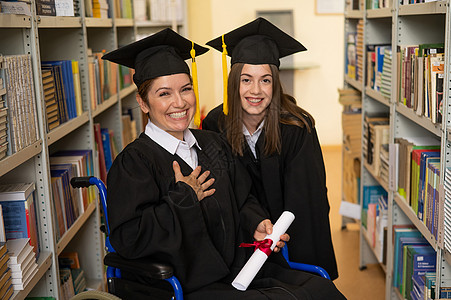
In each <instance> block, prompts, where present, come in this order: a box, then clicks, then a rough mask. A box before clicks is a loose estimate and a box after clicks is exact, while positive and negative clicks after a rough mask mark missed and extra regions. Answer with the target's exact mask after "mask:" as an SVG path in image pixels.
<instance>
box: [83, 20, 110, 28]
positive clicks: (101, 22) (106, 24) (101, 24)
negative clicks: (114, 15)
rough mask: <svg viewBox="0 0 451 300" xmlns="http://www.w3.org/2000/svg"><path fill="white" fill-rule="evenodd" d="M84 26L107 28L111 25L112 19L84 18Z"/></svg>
mask: <svg viewBox="0 0 451 300" xmlns="http://www.w3.org/2000/svg"><path fill="white" fill-rule="evenodd" d="M85 23H86V27H93V28H99V27H100V28H109V27H113V19H106V18H86V19H85Z"/></svg>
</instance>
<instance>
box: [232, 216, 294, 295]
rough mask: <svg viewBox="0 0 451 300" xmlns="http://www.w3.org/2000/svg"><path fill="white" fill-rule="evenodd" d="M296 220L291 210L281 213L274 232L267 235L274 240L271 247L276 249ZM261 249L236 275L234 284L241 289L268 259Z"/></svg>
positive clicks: (256, 251) (244, 287)
mask: <svg viewBox="0 0 451 300" xmlns="http://www.w3.org/2000/svg"><path fill="white" fill-rule="evenodd" d="M293 220H294V214H293V213H291V212H289V211H284V212H283V213H282V215H280V217H279V219H278V220H277V222H276V224H274V226H273V230H272V233H271V234H269V235H267V236H266V237H265V240H266V239H269V240H271V241H272V243H271V246H270V249H271V251H272V250H274V248H275V247H276V244H277V242H278V241H279V239H280V236H281V235H282V234H284V233H285V232H286V231H287V229H288V227H290V225H291V223H292V222H293ZM269 254H270V253H269ZM269 254H266V253H265V252H263V251H262V250H260V249H258V248H257V249H256V250H255V252H254V253H253V254H252V256H251V257H250V258H249V260H248V261H247V262H246V264H245V265H244V267H243V268H242V269H241V271H240V273H238V275H237V276H236V277H235V279H234V280H233V282H232V286H233V287H234V288H236V289H237V290H240V291H245V290H246V289H247V287H248V286H249V284H250V283H251V282H252V280H253V279H254V277H255V275H257V273H258V271H259V270H260V269H261V267H262V266H263V264H264V263H265V261H266V260H267V259H268V255H269Z"/></svg>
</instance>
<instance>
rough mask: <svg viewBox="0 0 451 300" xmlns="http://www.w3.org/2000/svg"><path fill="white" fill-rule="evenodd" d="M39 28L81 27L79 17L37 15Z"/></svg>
mask: <svg viewBox="0 0 451 300" xmlns="http://www.w3.org/2000/svg"><path fill="white" fill-rule="evenodd" d="M37 20H38V27H39V28H81V26H82V20H81V18H80V17H52V16H38V18H37Z"/></svg>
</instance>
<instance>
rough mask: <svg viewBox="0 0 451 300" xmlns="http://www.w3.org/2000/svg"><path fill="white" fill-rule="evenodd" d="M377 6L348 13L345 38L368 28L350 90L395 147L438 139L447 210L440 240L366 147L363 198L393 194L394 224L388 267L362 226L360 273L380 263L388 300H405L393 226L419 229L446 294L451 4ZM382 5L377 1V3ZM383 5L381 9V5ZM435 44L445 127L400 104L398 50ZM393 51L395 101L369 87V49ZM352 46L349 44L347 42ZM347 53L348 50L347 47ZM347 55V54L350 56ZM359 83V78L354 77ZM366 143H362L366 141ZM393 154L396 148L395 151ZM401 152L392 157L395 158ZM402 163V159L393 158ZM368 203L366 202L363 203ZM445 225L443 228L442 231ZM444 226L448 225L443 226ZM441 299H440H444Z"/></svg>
mask: <svg viewBox="0 0 451 300" xmlns="http://www.w3.org/2000/svg"><path fill="white" fill-rule="evenodd" d="M363 2H365V5H370V4H369V3H371V1H362V4H361V6H360V9H356V10H352V9H351V8H349V9H346V10H345V38H346V35H347V34H348V33H352V32H357V31H358V30H357V26H358V25H357V24H358V23H359V22H360V24H363V32H362V33H361V34H363V44H361V45H359V46H360V47H361V49H359V50H357V51H361V53H363V55H362V59H363V61H362V64H361V68H362V72H361V78H360V79H359V80H355V79H353V78H351V77H350V76H348V74H347V72H346V71H345V76H344V78H345V79H344V86H345V87H352V88H354V89H356V90H358V91H360V92H361V93H362V124H363V123H364V122H363V121H364V120H363V119H364V116H365V114H378V113H379V114H386V115H387V116H388V118H389V145H394V144H395V139H398V138H405V137H427V138H431V139H436V140H437V142H438V143H439V144H440V145H441V156H440V170H441V171H440V184H439V185H438V188H437V189H438V191H439V194H440V198H439V200H440V204H441V205H442V206H441V207H440V208H439V209H438V211H435V212H434V214H437V215H436V217H437V218H438V220H439V221H438V223H439V226H438V230H437V238H436V237H435V235H434V234H432V233H431V232H430V230H429V229H428V227H427V226H426V225H425V224H424V222H423V221H421V220H420V219H419V218H418V217H417V214H416V213H415V212H414V210H413V209H412V208H411V207H410V206H409V204H408V203H407V202H406V199H405V198H404V196H402V195H400V193H399V192H398V189H397V187H396V186H395V185H394V180H395V178H396V175H395V174H396V173H395V172H392V173H390V175H389V180H388V183H387V181H385V180H382V178H381V176H380V174H379V173H377V172H374V170H373V168H371V167H370V166H369V165H368V163H366V162H365V160H364V159H363V156H364V153H363V152H364V149H363V147H362V162H364V163H362V168H361V183H360V184H361V195H360V196H361V197H360V199H363V194H362V193H363V187H364V186H371V185H380V186H382V187H383V189H384V190H385V191H386V192H387V194H388V220H387V239H386V240H387V244H386V253H385V255H386V261H385V264H383V263H382V262H381V260H380V257H378V255H380V254H379V253H376V251H375V249H374V248H373V247H372V246H371V244H370V243H369V238H368V236H367V233H366V231H365V228H364V227H363V226H362V225H360V228H361V230H360V235H361V239H360V268H361V269H362V270H363V269H365V266H366V265H367V264H371V263H379V264H380V265H381V266H382V268H383V269H384V271H385V274H386V294H385V298H386V299H403V297H402V296H401V294H400V292H399V290H398V289H397V288H396V287H394V285H393V276H394V272H395V271H394V270H393V268H394V267H393V266H394V246H393V243H392V240H393V226H395V225H404V224H411V225H412V226H413V227H414V228H416V229H418V230H419V231H420V232H421V234H422V235H423V237H424V238H425V239H426V240H427V241H428V243H429V244H430V246H431V247H432V248H433V249H434V250H435V251H436V257H437V260H436V270H435V271H436V291H439V290H440V288H444V287H450V286H451V256H450V254H449V253H450V252H449V250H451V244H450V240H447V238H446V237H447V234H449V233H448V232H447V230H446V227H447V226H446V224H447V223H450V224H451V215H448V214H446V213H445V211H446V209H445V208H444V207H446V206H449V207H451V205H450V202H449V200H445V198H446V195H445V192H444V189H446V187H445V188H444V186H446V185H449V184H450V182H447V180H449V179H447V180H445V173H446V171H445V170H446V169H447V168H449V167H451V166H450V158H451V156H450V155H451V151H450V147H451V134H450V132H451V129H450V128H451V125H450V122H451V115H450V114H451V107H450V105H451V99H450V97H451V94H450V88H451V83H450V79H451V77H450V75H451V73H450V72H451V65H450V62H451V60H450V53H451V51H450V50H451V49H450V46H451V44H450V34H451V21H450V17H451V15H450V14H451V10H450V1H449V0H442V1H434V2H429V3H417V4H403V1H402V0H393V1H390V4H389V7H384V8H372V9H371V8H370V7H365V5H364V4H363ZM376 2H377V1H376ZM379 3H381V2H380V1H379ZM430 43H444V53H445V63H444V85H443V91H444V94H443V113H442V114H443V120H442V123H441V124H440V123H433V122H432V121H431V119H430V118H426V117H424V116H421V115H418V114H417V113H416V112H415V111H414V110H413V109H412V108H408V107H407V106H405V105H403V104H401V103H399V101H398V95H397V93H398V89H399V85H400V82H399V74H397V69H398V68H397V64H399V63H400V61H399V60H400V58H399V57H397V55H396V53H397V49H399V48H402V47H403V46H404V47H405V46H409V45H420V44H430ZM383 44H386V45H391V49H392V61H391V74H392V76H391V86H390V92H391V94H390V96H387V95H384V94H383V93H382V92H381V91H380V90H374V89H372V88H371V87H368V86H367V84H366V82H367V77H368V76H369V74H368V68H369V64H368V61H367V59H368V57H367V49H368V48H367V46H368V45H383ZM345 45H346V42H345ZM345 47H346V46H345ZM345 52H346V50H345ZM352 77H353V76H352ZM363 138H364V137H362V139H363ZM391 148H392V149H393V148H394V147H391ZM394 153H395V152H391V153H390V155H391V156H392V155H393V154H394ZM392 157H396V156H394V155H393V156H392ZM394 161H396V160H390V161H389V165H390V168H392V169H393V170H396V163H394ZM361 202H363V201H361ZM440 224H441V225H442V226H440ZM443 224H445V225H444V226H443ZM439 297H440V296H439V293H436V298H437V299H438V298H439Z"/></svg>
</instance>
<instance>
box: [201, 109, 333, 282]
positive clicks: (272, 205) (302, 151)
mask: <svg viewBox="0 0 451 300" xmlns="http://www.w3.org/2000/svg"><path fill="white" fill-rule="evenodd" d="M223 118H224V114H223V113H222V105H220V106H218V107H216V108H215V109H213V110H212V111H211V112H210V113H209V114H208V115H207V117H206V118H205V119H204V120H203V122H202V128H203V129H207V130H213V131H216V132H222V135H223V138H225V132H224V129H223V127H224V126H222V125H221V124H220V123H221V122H223ZM280 131H281V137H282V151H281V154H273V155H270V156H266V155H264V154H263V153H264V152H263V149H264V148H263V147H264V139H265V133H264V131H263V132H262V133H261V135H260V137H259V139H258V141H257V145H256V153H257V157H258V159H255V158H254V156H253V154H252V152H251V150H250V148H249V147H248V145H247V143H246V148H245V151H244V155H243V156H242V157H240V160H241V161H242V162H243V164H244V165H245V167H246V169H247V170H248V172H249V173H250V174H251V177H252V181H253V185H254V189H253V193H254V194H255V195H256V196H257V197H258V198H259V200H260V201H261V203H262V205H263V206H264V207H265V208H266V209H267V210H268V212H269V214H270V216H271V220H272V221H273V222H275V221H276V220H277V218H278V217H279V216H280V214H281V213H282V211H284V210H289V211H291V212H293V213H294V215H295V216H296V218H295V220H294V222H293V224H291V226H290V228H289V229H288V233H289V234H290V237H291V239H290V242H289V243H288V249H289V255H290V260H292V261H295V262H301V263H307V264H313V265H318V266H321V267H323V268H324V269H325V270H326V271H327V272H328V273H329V275H330V277H331V279H336V278H337V277H338V271H337V262H336V259H335V253H334V249H333V245H332V238H331V232H330V222H329V210H330V207H329V202H328V198H327V188H326V173H325V167H324V161H323V156H322V152H321V147H320V144H319V141H318V136H317V134H316V130H315V129H314V128H313V129H312V130H311V132H308V130H307V129H306V128H301V127H299V126H294V125H285V124H280Z"/></svg>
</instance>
